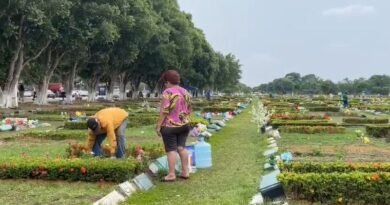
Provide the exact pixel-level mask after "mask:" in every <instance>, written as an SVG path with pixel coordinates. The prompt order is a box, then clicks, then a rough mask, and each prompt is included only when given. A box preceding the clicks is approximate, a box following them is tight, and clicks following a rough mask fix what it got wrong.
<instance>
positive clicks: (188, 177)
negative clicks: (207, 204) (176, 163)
mask: <svg viewBox="0 0 390 205" xmlns="http://www.w3.org/2000/svg"><path fill="white" fill-rule="evenodd" d="M179 178H180V179H184V180H187V179H190V176H189V175H188V176H183V175H180V176H179Z"/></svg>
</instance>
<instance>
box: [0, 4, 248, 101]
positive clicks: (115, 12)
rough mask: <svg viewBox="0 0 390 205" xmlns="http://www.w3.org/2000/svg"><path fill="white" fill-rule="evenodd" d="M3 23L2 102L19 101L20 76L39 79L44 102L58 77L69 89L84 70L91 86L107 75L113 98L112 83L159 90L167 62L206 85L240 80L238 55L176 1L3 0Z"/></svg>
mask: <svg viewBox="0 0 390 205" xmlns="http://www.w3.org/2000/svg"><path fill="white" fill-rule="evenodd" d="M0 23H1V25H2V27H1V28H0V33H1V35H0V106H1V107H17V101H15V99H17V98H16V90H17V89H16V87H17V84H18V83H19V82H20V81H21V80H23V81H24V83H25V84H35V85H36V88H37V91H38V93H39V94H38V101H37V103H39V104H45V103H46V91H47V87H48V84H49V83H50V82H53V81H60V83H64V84H65V85H66V86H65V87H66V88H65V89H66V91H67V92H71V91H72V89H73V84H74V80H75V78H77V77H79V78H80V79H83V81H84V82H85V83H86V84H87V86H88V90H89V91H90V92H91V93H95V90H96V88H97V85H98V84H99V83H101V82H104V83H107V84H108V87H109V95H108V96H109V97H111V96H112V92H113V85H114V84H119V86H120V89H121V93H122V94H123V93H124V92H125V91H126V85H131V88H132V89H133V90H136V89H137V88H138V86H139V85H140V83H141V82H143V83H145V84H147V85H148V86H149V88H150V90H152V91H153V90H156V89H158V87H159V86H157V84H158V80H159V77H160V75H161V73H162V72H163V71H164V70H166V69H168V68H176V69H178V70H179V72H180V73H181V74H182V83H183V84H185V85H186V86H191V87H196V88H198V89H200V90H204V89H214V90H228V89H233V88H237V86H238V85H239V79H240V75H241V70H240V67H241V66H240V63H239V60H238V59H237V58H236V57H235V56H234V55H233V54H222V53H220V52H217V51H215V50H214V49H213V48H212V46H211V45H210V44H209V43H208V41H207V40H206V38H205V35H204V34H203V32H202V30H200V29H199V28H196V27H195V26H194V23H193V22H192V17H191V15H190V14H188V13H185V12H183V11H181V10H180V8H179V5H178V3H177V1H176V0H166V1H154V0H47V1H40V0H15V1H1V2H0ZM110 94H111V95H110ZM121 96H122V98H123V97H124V95H121ZM93 99H94V96H93V94H92V96H90V100H93Z"/></svg>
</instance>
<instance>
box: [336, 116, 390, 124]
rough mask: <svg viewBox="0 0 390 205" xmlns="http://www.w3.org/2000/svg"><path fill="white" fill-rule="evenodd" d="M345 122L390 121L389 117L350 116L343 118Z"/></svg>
mask: <svg viewBox="0 0 390 205" xmlns="http://www.w3.org/2000/svg"><path fill="white" fill-rule="evenodd" d="M343 122H344V123H352V124H385V123H389V119H387V118H357V117H348V118H343Z"/></svg>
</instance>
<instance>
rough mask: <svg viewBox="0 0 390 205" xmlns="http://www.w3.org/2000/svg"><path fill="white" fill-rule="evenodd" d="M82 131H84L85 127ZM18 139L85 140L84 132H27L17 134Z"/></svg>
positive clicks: (85, 134) (85, 133)
mask: <svg viewBox="0 0 390 205" xmlns="http://www.w3.org/2000/svg"><path fill="white" fill-rule="evenodd" d="M83 129H86V128H85V127H84V128H83ZM19 137H33V138H40V139H50V140H67V139H86V137H87V132H86V130H83V131H81V130H50V131H29V132H23V133H20V134H19Z"/></svg>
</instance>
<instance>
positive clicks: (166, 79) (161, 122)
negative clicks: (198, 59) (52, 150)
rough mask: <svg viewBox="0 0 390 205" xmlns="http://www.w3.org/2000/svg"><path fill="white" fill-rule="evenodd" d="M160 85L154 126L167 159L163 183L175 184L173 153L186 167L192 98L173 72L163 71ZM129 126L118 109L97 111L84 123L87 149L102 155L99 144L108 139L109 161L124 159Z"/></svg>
mask: <svg viewBox="0 0 390 205" xmlns="http://www.w3.org/2000/svg"><path fill="white" fill-rule="evenodd" d="M160 83H161V85H162V86H164V91H163V93H162V99H161V109H160V116H159V119H158V121H157V124H156V133H157V135H158V136H160V137H162V140H163V142H164V147H165V151H166V153H167V158H168V169H169V170H168V175H167V176H165V177H164V178H163V179H162V181H164V182H172V181H175V180H176V178H177V176H176V174H175V163H176V155H177V154H176V153H178V154H179V156H180V159H181V163H182V164H188V152H187V150H186V149H185V145H186V140H187V136H188V133H189V131H190V125H189V117H190V114H191V107H190V99H191V95H190V94H189V92H187V90H186V89H184V88H182V87H181V86H180V75H179V73H178V72H177V71H176V70H167V71H165V72H164V73H163V74H162V76H161V78H160ZM127 124H128V113H127V112H126V111H125V110H123V109H120V108H105V109H102V110H100V111H98V112H97V113H96V114H95V115H94V116H93V117H90V118H89V119H88V121H87V125H88V140H87V148H88V150H89V151H91V153H92V154H93V155H94V156H101V155H102V142H103V141H104V140H105V139H106V138H107V139H108V142H109V144H110V154H111V157H112V158H124V157H125V146H126V136H125V131H126V127H127ZM178 177H179V178H182V179H189V171H188V167H187V166H182V171H181V175H180V176H178Z"/></svg>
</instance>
